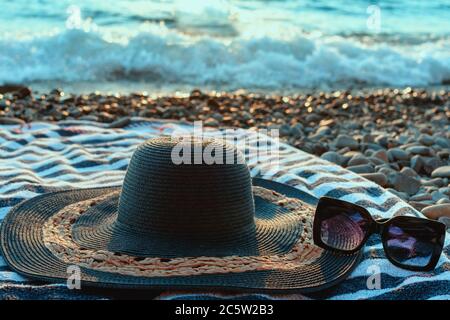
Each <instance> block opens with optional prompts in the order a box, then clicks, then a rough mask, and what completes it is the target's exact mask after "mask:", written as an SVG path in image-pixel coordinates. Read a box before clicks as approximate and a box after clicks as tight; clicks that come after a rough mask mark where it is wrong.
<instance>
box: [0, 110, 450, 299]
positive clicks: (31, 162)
mask: <svg viewBox="0 0 450 320" xmlns="http://www.w3.org/2000/svg"><path fill="white" fill-rule="evenodd" d="M191 129H192V127H191V126H190V125H189V124H181V123H175V122H173V123H171V122H162V121H161V122H160V121H147V120H144V119H139V118H135V119H133V121H132V122H131V124H130V125H128V126H127V127H125V128H122V129H109V128H107V127H106V126H104V125H102V124H98V123H91V122H83V121H62V122H59V123H57V124H48V123H33V124H32V125H31V126H29V127H23V128H19V126H12V125H2V126H0V221H1V220H2V219H3V218H4V217H5V215H6V214H7V213H8V211H9V210H10V209H11V208H12V207H13V206H14V205H16V204H18V203H20V202H21V201H23V200H25V199H29V198H32V197H34V196H36V195H38V194H42V193H45V192H51V191H55V190H60V189H67V188H86V187H94V186H111V185H119V184H121V182H122V180H123V177H124V174H125V170H126V168H127V165H128V161H129V159H130V157H131V155H132V153H133V151H134V149H135V147H136V146H137V145H138V144H139V143H141V142H143V141H144V140H146V139H148V138H151V137H154V136H156V135H160V134H171V133H173V132H174V131H175V130H184V131H186V130H191ZM220 134H221V132H219V131H207V132H206V135H211V136H218V135H220ZM227 134H229V132H227ZM233 135H235V136H238V137H241V138H246V139H247V140H248V141H250V145H251V146H250V147H248V146H247V153H246V155H247V162H248V164H249V166H250V168H251V173H252V175H253V176H263V177H264V178H267V179H273V180H276V181H278V182H282V183H287V184H290V185H294V186H296V187H297V188H299V189H301V190H303V191H306V192H308V193H310V194H312V195H314V196H315V197H321V196H325V195H326V196H331V197H336V198H340V199H343V200H346V201H350V202H353V203H357V204H359V205H362V206H364V207H366V208H368V210H369V211H370V212H371V213H372V214H373V215H376V216H379V217H390V216H393V215H398V214H413V215H420V213H418V212H417V211H416V210H414V209H413V208H412V207H410V206H409V205H407V204H406V203H405V202H403V201H401V200H400V199H399V198H397V197H396V196H395V195H393V194H391V193H389V192H387V191H385V190H384V189H382V188H380V187H379V186H377V185H376V184H374V183H372V182H370V181H367V180H365V179H363V178H362V177H360V176H359V175H357V174H355V173H352V172H349V171H347V170H345V169H343V168H341V167H339V166H337V165H334V164H331V163H329V162H327V161H324V160H322V159H320V158H317V157H315V156H313V155H310V154H307V153H305V152H302V151H300V150H297V149H295V148H293V147H291V146H289V145H286V144H280V154H279V163H278V167H273V166H271V164H270V163H269V158H270V157H266V158H267V160H264V156H261V153H260V154H259V156H260V157H259V158H258V159H259V160H260V161H258V162H257V161H255V158H254V157H252V155H254V154H255V153H254V152H251V151H252V150H250V149H252V148H253V149H254V148H258V147H257V146H256V145H255V144H254V143H251V142H252V141H253V142H254V141H255V139H256V134H255V133H254V132H253V131H248V130H244V129H239V130H237V131H234V132H233ZM228 137H229V136H228ZM267 139H268V138H267ZM242 151H244V152H245V151H246V150H242ZM249 151H250V152H249ZM253 151H255V150H253ZM261 159H263V160H261ZM377 272H380V280H381V283H380V284H381V287H380V288H379V289H369V288H368V286H367V282H368V279H369V277H370V276H371V275H373V274H374V273H377ZM369 280H370V279H369ZM34 292H35V293H36V295H39V297H41V298H42V297H46V298H58V297H59V298H67V299H86V298H89V297H90V298H92V297H91V296H86V294H83V293H82V292H74V291H69V290H67V289H65V288H64V287H63V286H60V285H42V284H36V283H34V282H31V281H30V280H29V279H26V278H24V277H22V276H20V275H18V274H17V273H14V272H12V271H11V270H10V269H9V268H8V266H7V265H6V263H5V261H4V259H2V258H1V256H0V299H2V298H5V297H11V296H14V297H16V298H37V297H38V296H34ZM180 297H181V298H193V299H202V298H214V299H217V298H230V296H223V295H221V294H220V293H205V294H189V293H170V292H169V293H167V292H166V293H164V294H163V295H162V296H161V297H160V298H162V299H177V298H180ZM242 297H244V298H245V297H247V298H248V297H250V298H254V297H257V298H260V299H267V298H277V297H276V296H267V295H259V294H257V293H255V294H253V295H248V296H247V295H239V296H235V297H234V298H237V299H238V298H242ZM95 298H99V297H95ZM100 298H101V297H100ZM283 298H299V296H298V295H292V296H283ZM321 298H326V299H450V236H449V235H447V240H446V244H445V249H444V253H443V254H442V256H441V259H440V261H439V263H438V266H437V268H436V270H434V271H433V272H427V273H422V272H411V271H405V270H402V269H399V268H397V267H395V266H393V265H392V264H390V263H389V262H388V261H387V260H386V259H385V258H384V253H383V249H382V246H381V244H380V242H379V240H378V239H371V240H370V242H369V243H368V245H367V246H366V248H365V251H364V259H363V261H362V262H361V264H360V265H359V266H358V267H357V268H356V269H355V270H354V272H353V273H352V274H351V276H350V277H349V279H347V280H345V281H344V282H343V283H341V284H340V285H339V286H337V287H336V288H334V289H332V290H330V291H329V292H326V293H325V294H324V295H323V296H321Z"/></svg>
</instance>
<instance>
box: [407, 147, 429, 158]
mask: <svg viewBox="0 0 450 320" xmlns="http://www.w3.org/2000/svg"><path fill="white" fill-rule="evenodd" d="M406 151H407V152H409V153H412V154H419V155H421V156H429V155H431V153H432V152H431V149H430V148H429V147H424V146H413V147H409V148H406Z"/></svg>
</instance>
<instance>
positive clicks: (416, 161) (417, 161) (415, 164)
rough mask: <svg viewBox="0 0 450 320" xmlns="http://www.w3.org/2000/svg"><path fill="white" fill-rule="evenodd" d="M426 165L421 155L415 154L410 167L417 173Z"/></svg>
mask: <svg viewBox="0 0 450 320" xmlns="http://www.w3.org/2000/svg"><path fill="white" fill-rule="evenodd" d="M423 165H424V161H423V159H422V157H421V156H419V155H415V156H414V157H412V158H411V161H410V167H411V168H412V169H413V170H414V171H415V172H417V173H419V172H420V171H421V170H422V167H423Z"/></svg>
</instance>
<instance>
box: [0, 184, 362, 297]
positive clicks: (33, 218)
mask: <svg viewBox="0 0 450 320" xmlns="http://www.w3.org/2000/svg"><path fill="white" fill-rule="evenodd" d="M253 184H254V185H255V186H260V187H263V188H266V189H271V190H274V191H276V192H278V193H280V194H283V195H285V196H287V197H291V198H297V199H300V200H302V201H304V202H306V203H309V204H311V205H313V204H315V202H316V201H317V199H315V198H313V197H311V195H309V194H306V193H304V192H302V191H300V190H298V189H296V188H293V187H291V186H287V185H284V184H280V183H277V182H273V181H268V180H263V179H253ZM117 188H118V187H107V188H93V189H79V190H68V191H60V192H54V193H49V194H45V195H41V196H38V197H35V198H33V199H30V200H27V201H24V202H23V203H21V204H19V205H18V206H16V207H15V208H13V209H12V210H11V212H10V213H9V214H8V215H7V216H6V217H5V219H4V221H3V223H2V226H1V250H2V252H3V256H4V258H5V260H6V262H7V263H8V265H9V266H10V267H11V268H12V269H13V270H15V271H17V272H18V273H20V274H23V275H25V276H28V277H30V278H33V279H37V280H44V281H50V282H65V281H67V278H68V277H70V276H71V275H72V274H71V273H69V272H68V270H70V269H68V268H69V266H70V264H69V263H66V262H64V261H62V260H61V259H59V258H58V257H56V256H55V255H54V254H53V253H52V252H51V251H50V250H49V249H48V248H47V247H46V245H45V242H44V239H43V231H42V228H43V225H44V224H45V223H46V222H47V221H48V219H49V218H51V217H52V216H53V215H55V214H56V213H57V212H59V211H60V210H61V209H63V208H64V207H66V206H68V205H71V204H73V203H77V202H81V201H85V200H88V199H93V198H96V197H99V196H101V195H104V194H107V193H111V192H112V191H114V190H116V189H117ZM293 232H294V233H292V232H291V235H292V234H295V231H293ZM94 238H95V237H94ZM266 241H268V240H267V239H266ZM273 242H274V243H276V241H275V240H273ZM267 245H268V246H269V247H270V244H269V243H268V244H267ZM275 247H276V246H275ZM359 258H360V253H355V254H352V255H338V254H335V253H332V252H327V251H324V252H323V253H322V254H321V255H320V256H319V257H318V258H317V259H316V260H314V261H308V262H305V264H299V265H298V267H295V268H292V269H288V270H284V269H280V270H278V269H274V270H259V271H244V272H232V273H220V274H199V275H194V276H192V275H191V276H164V277H143V276H134V275H125V274H119V273H112V272H104V271H98V270H94V269H89V268H85V267H81V268H80V271H81V283H82V286H86V287H89V286H93V287H113V288H122V289H158V290H159V289H160V290H164V289H171V290H174V289H203V290H205V289H230V290H240V291H254V290H258V291H264V292H265V291H269V292H272V291H276V292H292V291H294V292H315V291H320V290H323V289H325V288H328V287H330V286H333V285H335V284H337V283H339V282H340V281H342V280H343V279H345V277H346V276H347V275H348V274H349V273H350V272H351V271H352V270H353V268H354V267H355V266H356V265H357V263H358V261H359Z"/></svg>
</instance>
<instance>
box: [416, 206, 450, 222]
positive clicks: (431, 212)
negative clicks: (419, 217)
mask: <svg viewBox="0 0 450 320" xmlns="http://www.w3.org/2000/svg"><path fill="white" fill-rule="evenodd" d="M422 213H423V214H424V215H425V216H426V217H427V218H429V219H433V220H437V219H438V218H440V217H448V218H450V204H449V203H444V204H436V205H433V206H429V207H426V208H424V209H423V210H422Z"/></svg>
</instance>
